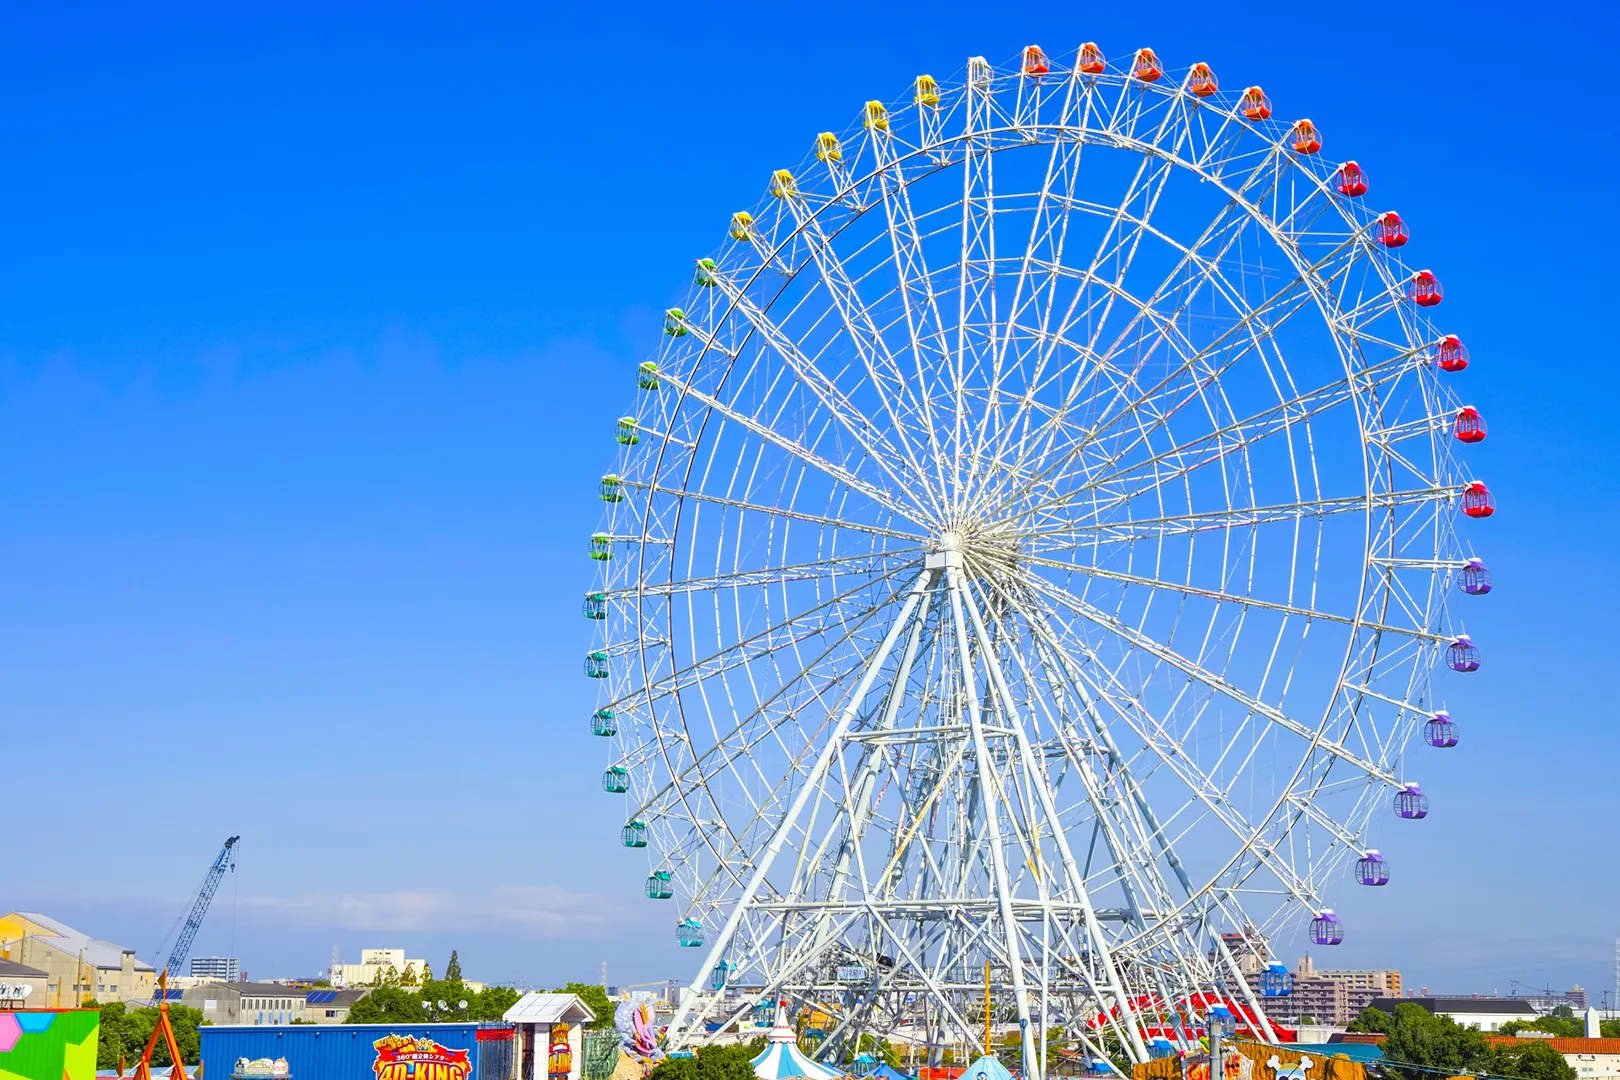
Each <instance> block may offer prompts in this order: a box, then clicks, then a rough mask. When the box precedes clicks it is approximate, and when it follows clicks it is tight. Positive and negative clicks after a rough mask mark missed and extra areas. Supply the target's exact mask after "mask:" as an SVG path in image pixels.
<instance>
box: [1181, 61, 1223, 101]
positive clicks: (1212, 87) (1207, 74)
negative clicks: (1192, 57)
mask: <svg viewBox="0 0 1620 1080" xmlns="http://www.w3.org/2000/svg"><path fill="white" fill-rule="evenodd" d="M1220 88H1221V87H1220V84H1219V83H1217V82H1216V81H1215V72H1213V71H1211V70H1210V67H1209V65H1208V64H1206V63H1204V62H1203V61H1202V60H1200V61H1199V62H1198V63H1196V64H1194V65H1193V66H1192V70H1191V71H1189V72H1188V73H1187V89H1188V91H1189V92H1191V93H1193V94H1196V95H1197V96H1198V97H1209V96H1210V95H1211V94H1213V93H1214V92H1215V91H1217V90H1219V89H1220Z"/></svg>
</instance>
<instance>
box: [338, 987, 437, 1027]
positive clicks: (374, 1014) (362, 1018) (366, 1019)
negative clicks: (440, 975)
mask: <svg viewBox="0 0 1620 1080" xmlns="http://www.w3.org/2000/svg"><path fill="white" fill-rule="evenodd" d="M423 1019H424V1013H423V1010H422V996H421V995H420V994H411V993H407V992H406V991H404V990H401V989H400V988H399V987H397V986H379V987H377V988H376V989H375V990H373V991H372V992H371V993H369V994H367V995H366V996H365V997H363V998H361V999H360V1000H359V1001H357V1002H355V1003H354V1006H353V1007H352V1008H351V1009H350V1010H349V1023H351V1024H419V1023H421V1022H422V1020H423Z"/></svg>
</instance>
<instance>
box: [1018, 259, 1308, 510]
mask: <svg viewBox="0 0 1620 1080" xmlns="http://www.w3.org/2000/svg"><path fill="white" fill-rule="evenodd" d="M1310 303H1311V297H1310V294H1309V292H1308V291H1306V290H1305V289H1304V287H1303V280H1302V279H1296V280H1295V281H1292V282H1289V283H1288V284H1286V285H1284V286H1283V287H1281V288H1279V289H1278V290H1277V291H1276V292H1275V293H1273V295H1272V296H1271V297H1270V298H1268V300H1267V301H1266V302H1265V303H1264V304H1263V305H1261V306H1260V307H1256V308H1253V309H1250V310H1246V311H1244V312H1243V314H1242V315H1240V316H1239V317H1238V319H1237V321H1236V323H1235V324H1234V325H1233V326H1232V327H1230V328H1229V329H1227V330H1226V331H1225V332H1224V333H1223V334H1221V335H1219V336H1218V337H1217V338H1216V339H1215V340H1214V341H1212V342H1211V343H1210V344H1208V345H1205V346H1203V347H1201V348H1197V349H1187V350H1182V349H1176V351H1177V352H1179V353H1181V355H1182V357H1183V358H1182V359H1181V361H1180V362H1179V363H1178V364H1177V365H1176V367H1175V368H1174V369H1172V370H1171V371H1170V372H1169V373H1168V374H1167V375H1165V376H1164V378H1162V379H1160V380H1159V382H1158V383H1156V384H1154V385H1153V386H1151V387H1146V388H1143V389H1142V390H1141V391H1140V392H1139V393H1135V394H1133V395H1131V396H1130V397H1129V399H1128V400H1127V395H1126V391H1127V390H1128V389H1129V387H1130V386H1131V384H1132V381H1133V380H1132V379H1131V378H1129V377H1123V378H1121V379H1119V380H1116V382H1115V384H1114V387H1113V389H1112V392H1111V393H1108V397H1107V400H1106V401H1105V402H1103V403H1102V404H1101V405H1100V407H1098V411H1099V412H1101V413H1103V414H1105V415H1102V416H1101V418H1100V419H1098V420H1097V421H1095V422H1094V423H1092V424H1091V425H1090V426H1089V427H1088V428H1087V430H1086V431H1084V433H1083V434H1082V436H1081V438H1079V439H1078V440H1077V441H1076V443H1075V445H1074V446H1073V448H1072V449H1070V450H1069V451H1068V452H1067V454H1065V455H1064V456H1062V457H1060V458H1059V459H1058V460H1056V461H1055V462H1053V463H1052V465H1051V466H1049V467H1048V468H1047V469H1046V470H1044V471H1043V473H1042V474H1041V475H1040V477H1039V478H1040V479H1041V480H1048V479H1056V480H1062V479H1064V478H1066V476H1067V474H1068V471H1069V469H1070V467H1071V466H1073V465H1075V464H1077V463H1078V462H1080V461H1082V460H1083V455H1084V454H1085V453H1086V452H1087V451H1088V450H1089V449H1090V448H1091V447H1092V446H1093V445H1094V444H1095V443H1097V442H1098V441H1099V440H1100V439H1102V438H1103V437H1104V436H1105V435H1107V434H1109V433H1110V432H1112V431H1113V430H1114V429H1116V428H1117V427H1120V426H1122V425H1124V424H1127V423H1131V422H1136V423H1138V430H1139V431H1143V428H1142V426H1141V423H1140V420H1139V414H1140V413H1142V412H1143V411H1144V410H1146V411H1150V412H1151V411H1152V410H1153V409H1154V408H1155V406H1156V405H1157V404H1158V402H1159V399H1160V397H1161V395H1163V394H1166V393H1169V392H1173V391H1174V390H1175V389H1177V388H1178V387H1180V386H1182V385H1185V381H1186V380H1187V379H1189V378H1190V379H1191V380H1192V390H1191V391H1189V393H1192V394H1194V395H1197V394H1199V393H1201V392H1202V389H1203V387H1204V386H1207V385H1209V384H1210V383H1212V382H1213V381H1215V380H1216V379H1219V378H1220V377H1221V376H1222V375H1224V374H1225V373H1226V372H1227V371H1228V370H1229V369H1231V368H1232V367H1233V366H1234V365H1236V364H1237V363H1238V362H1239V361H1241V360H1242V359H1244V358H1245V357H1247V356H1249V355H1261V354H1262V350H1263V347H1264V345H1263V343H1264V342H1266V341H1268V340H1270V339H1272V337H1273V336H1274V335H1275V334H1276V332H1277V331H1278V329H1280V328H1281V326H1282V325H1283V324H1284V323H1286V322H1287V321H1288V320H1289V319H1291V318H1292V317H1293V316H1295V315H1296V314H1298V313H1299V312H1301V311H1304V310H1308V309H1309V306H1310ZM1266 316H1275V319H1274V321H1267V320H1266ZM1156 321H1157V322H1158V324H1159V325H1161V326H1170V325H1173V323H1172V321H1171V317H1170V316H1169V315H1166V314H1158V315H1157V317H1156ZM1164 340H1165V343H1166V344H1167V345H1170V344H1171V342H1170V339H1168V338H1166V339H1164ZM1233 345H1236V347H1233V348H1231V349H1230V350H1229V351H1228V346H1233ZM1223 353H1224V359H1222V361H1221V363H1220V364H1219V365H1217V366H1215V367H1213V368H1208V369H1207V370H1206V371H1204V372H1203V373H1201V372H1200V368H1201V367H1203V366H1205V365H1207V363H1208V361H1209V360H1210V359H1211V358H1213V357H1217V356H1222V354H1223ZM1108 369H1113V365H1111V364H1109V365H1106V366H1105V365H1104V364H1103V363H1099V365H1098V369H1097V370H1099V371H1102V370H1108ZM1114 370H1117V369H1114ZM1105 393H1107V391H1105ZM1122 402H1123V404H1120V403H1122ZM1074 404H1076V405H1080V404H1084V405H1087V406H1091V404H1092V403H1090V402H1083V401H1082V402H1076V403H1074ZM1116 405H1119V407H1118V408H1114V406H1116ZM1110 409H1113V411H1111V412H1109V411H1108V410H1110ZM1167 419H1168V415H1167V414H1162V413H1161V414H1159V415H1155V416H1153V417H1152V419H1150V421H1149V426H1150V427H1159V426H1162V425H1163V424H1164V423H1165V422H1166V420H1167ZM1143 433H1144V434H1145V431H1144V432H1143Z"/></svg>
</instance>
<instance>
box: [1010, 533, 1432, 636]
mask: <svg viewBox="0 0 1620 1080" xmlns="http://www.w3.org/2000/svg"><path fill="white" fill-rule="evenodd" d="M1025 560H1026V561H1027V562H1029V563H1030V564H1031V565H1034V566H1046V567H1050V568H1053V569H1057V570H1070V571H1074V570H1079V571H1081V572H1083V573H1084V574H1086V575H1087V576H1088V577H1094V578H1102V579H1103V580H1105V581H1118V582H1121V583H1123V584H1127V585H1141V586H1144V587H1145V588H1149V589H1156V590H1159V591H1162V592H1171V593H1175V594H1177V595H1179V596H1197V597H1200V598H1202V599H1205V600H1214V601H1216V602H1218V603H1222V604H1235V605H1237V606H1239V607H1245V608H1258V609H1260V610H1262V611H1275V612H1278V613H1280V614H1282V615H1286V616H1290V617H1298V618H1301V619H1304V620H1306V621H1307V622H1311V621H1321V622H1330V623H1338V624H1340V625H1343V626H1351V627H1364V628H1366V629H1368V630H1372V631H1376V632H1378V633H1388V634H1402V635H1405V636H1408V637H1413V638H1418V639H1420V640H1423V641H1433V642H1440V641H1449V640H1450V638H1448V637H1446V636H1445V635H1443V634H1434V633H1430V632H1428V631H1426V630H1424V629H1422V628H1421V627H1408V626H1392V625H1386V624H1384V623H1377V622H1373V621H1371V620H1370V619H1366V618H1362V617H1361V616H1359V615H1340V614H1338V613H1337V612H1332V611H1319V610H1317V609H1315V608H1309V607H1301V606H1299V605H1298V604H1290V603H1283V602H1280V601H1276V600H1263V599H1261V598H1259V597H1256V596H1241V595H1238V594H1235V593H1229V592H1224V591H1222V590H1220V589H1209V588H1203V587H1200V586H1197V585H1193V584H1191V583H1190V582H1179V581H1173V580H1165V579H1163V578H1155V577H1147V576H1145V575H1142V574H1128V573H1125V572H1123V571H1119V570H1109V569H1105V568H1103V567H1101V566H1096V565H1093V564H1089V563H1087V564H1080V563H1073V562H1064V561H1062V560H1060V559H1045V558H1041V557H1040V556H1037V555H1028V556H1025Z"/></svg>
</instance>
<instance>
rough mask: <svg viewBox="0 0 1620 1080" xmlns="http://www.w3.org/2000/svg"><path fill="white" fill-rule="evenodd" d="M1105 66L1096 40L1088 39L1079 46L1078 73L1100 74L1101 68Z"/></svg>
mask: <svg viewBox="0 0 1620 1080" xmlns="http://www.w3.org/2000/svg"><path fill="white" fill-rule="evenodd" d="M1106 66H1107V65H1106V64H1105V63H1104V62H1103V54H1102V50H1101V49H1099V48H1097V43H1096V42H1094V41H1088V42H1086V43H1085V44H1084V45H1082V46H1080V64H1079V67H1080V74H1082V75H1101V74H1102V73H1103V68H1105V67H1106Z"/></svg>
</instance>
